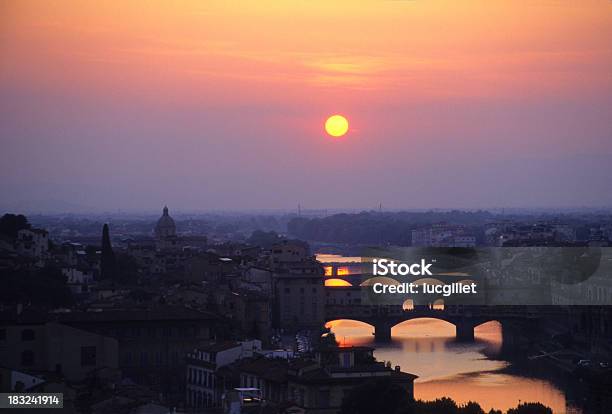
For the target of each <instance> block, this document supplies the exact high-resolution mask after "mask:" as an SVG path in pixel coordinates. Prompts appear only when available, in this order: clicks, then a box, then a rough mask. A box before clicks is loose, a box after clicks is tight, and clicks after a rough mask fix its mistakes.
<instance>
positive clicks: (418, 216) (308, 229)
mask: <svg viewBox="0 0 612 414" xmlns="http://www.w3.org/2000/svg"><path fill="white" fill-rule="evenodd" d="M494 218H495V216H494V215H493V214H492V213H490V212H488V211H474V212H469V211H448V212H437V211H429V212H423V213H416V212H398V213H377V212H367V211H366V212H361V213H357V214H335V215H333V216H329V217H324V218H302V217H297V218H294V219H292V220H291V221H290V222H289V223H288V224H287V230H288V231H289V233H290V234H291V235H293V236H295V237H297V238H299V239H302V240H313V241H319V242H330V243H350V244H383V243H389V244H394V245H398V246H409V245H410V244H411V242H412V230H414V229H416V228H418V227H420V226H423V225H426V224H434V223H442V222H445V223H450V224H458V225H465V226H466V227H468V228H471V230H472V232H473V233H475V235H476V236H477V237H478V236H479V233H480V232H481V226H482V224H484V223H485V222H486V221H490V220H493V219H494Z"/></svg>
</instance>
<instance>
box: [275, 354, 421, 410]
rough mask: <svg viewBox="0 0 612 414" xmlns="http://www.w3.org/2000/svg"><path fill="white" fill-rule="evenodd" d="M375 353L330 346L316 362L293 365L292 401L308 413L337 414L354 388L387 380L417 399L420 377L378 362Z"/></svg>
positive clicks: (290, 383)
mask: <svg viewBox="0 0 612 414" xmlns="http://www.w3.org/2000/svg"><path fill="white" fill-rule="evenodd" d="M373 351H374V349H373V348H370V347H347V348H342V347H331V346H326V347H323V348H321V349H319V350H318V351H317V353H316V357H315V358H316V359H315V361H314V362H310V363H309V362H307V361H302V362H301V363H297V364H292V365H291V366H290V368H289V371H288V373H287V378H288V392H289V395H288V398H289V400H291V401H293V402H294V403H295V404H296V406H297V407H300V408H302V409H303V410H304V413H311V414H332V413H337V412H338V411H339V409H340V407H341V406H342V400H343V399H344V397H345V395H346V394H347V393H348V392H350V391H351V389H352V388H353V387H356V386H358V385H361V384H363V383H364V382H367V381H368V380H372V379H383V378H388V379H390V380H391V381H393V382H394V383H396V384H397V385H399V386H400V387H402V388H403V389H404V390H405V391H406V393H407V394H408V397H409V398H410V399H413V398H414V380H415V379H416V378H417V376H416V375H413V374H409V373H406V372H402V371H401V370H400V367H399V366H396V367H395V368H394V369H392V368H391V367H390V366H387V365H385V364H384V363H382V362H378V361H376V359H375V358H374V355H373Z"/></svg>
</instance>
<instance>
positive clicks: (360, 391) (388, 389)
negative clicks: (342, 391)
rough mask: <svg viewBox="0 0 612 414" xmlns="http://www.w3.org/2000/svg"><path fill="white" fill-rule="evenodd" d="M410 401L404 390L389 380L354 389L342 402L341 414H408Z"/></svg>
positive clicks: (373, 382) (369, 383) (380, 380)
mask: <svg viewBox="0 0 612 414" xmlns="http://www.w3.org/2000/svg"><path fill="white" fill-rule="evenodd" d="M410 405H411V400H410V398H409V397H408V393H407V392H406V390H405V389H403V388H402V387H400V386H399V385H398V384H397V383H394V382H393V381H392V380H391V379H389V378H381V379H377V380H374V381H370V382H366V383H364V384H362V385H359V386H357V387H354V388H353V389H352V390H351V391H350V392H349V393H348V394H347V395H346V397H345V398H344V400H343V401H342V407H341V409H340V413H341V414H372V413H385V414H395V413H406V414H408V413H410V412H411V411H410Z"/></svg>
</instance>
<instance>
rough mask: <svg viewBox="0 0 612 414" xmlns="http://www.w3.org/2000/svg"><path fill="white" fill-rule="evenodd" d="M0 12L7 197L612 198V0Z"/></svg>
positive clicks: (497, 201)
mask: <svg viewBox="0 0 612 414" xmlns="http://www.w3.org/2000/svg"><path fill="white" fill-rule="evenodd" d="M170 4H171V7H170ZM0 16H1V17H0V56H1V57H2V64H1V65H0V96H1V98H0V99H1V101H2V109H1V110H0V137H1V146H2V151H0V174H1V177H2V178H1V179H0V191H1V192H2V193H3V194H5V196H4V197H2V202H0V208H2V209H19V210H22V211H28V210H30V211H31V210H37V211H45V210H53V211H100V210H117V209H122V210H126V211H130V210H139V209H147V210H153V209H154V210H155V211H157V210H159V209H160V208H161V206H163V205H164V204H166V203H167V204H169V205H171V206H172V208H173V209H174V210H181V209H183V210H207V209H260V208H285V209H289V208H295V206H296V205H297V204H298V203H301V205H302V206H303V207H304V208H374V207H376V206H378V205H379V203H382V204H383V205H384V206H385V207H386V208H390V209H404V208H406V209H410V208H489V207H580V206H589V207H605V206H610V205H612V193H611V192H610V191H609V190H610V178H611V177H612V140H611V139H610V138H611V133H612V70H611V69H612V43H611V42H610V39H612V3H611V2H610V1H603V0H601V1H596V0H593V1H580V2H553V1H550V2H538V4H533V3H532V2H506V3H501V2H490V1H462V2H455V1H368V2H354V1H351V2H348V1H339V2H327V1H314V2H291V3H285V2H265V3H262V2H257V3H251V2H245V3H241V4H236V3H234V2H232V4H231V5H230V4H227V3H224V2H214V1H207V2H199V1H184V2H180V3H178V4H175V3H174V2H173V3H163V2H156V3H151V2H137V1H134V2H110V3H109V2H78V1H63V2H60V3H57V2H51V1H20V2H3V4H2V5H1V6H0ZM336 113H339V114H342V115H344V116H345V117H346V118H347V119H348V121H349V123H350V128H349V130H348V133H347V134H346V135H344V136H342V137H339V138H332V137H330V136H329V135H328V134H326V133H325V130H324V123H325V120H326V118H327V117H328V116H330V115H332V114H336ZM7 195H8V196H7Z"/></svg>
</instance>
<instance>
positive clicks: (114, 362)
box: [0, 322, 118, 381]
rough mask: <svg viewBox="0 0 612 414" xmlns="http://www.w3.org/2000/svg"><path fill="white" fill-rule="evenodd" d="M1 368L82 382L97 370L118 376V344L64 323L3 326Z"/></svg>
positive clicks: (0, 332) (1, 332)
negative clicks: (46, 374) (58, 376)
mask: <svg viewBox="0 0 612 414" xmlns="http://www.w3.org/2000/svg"><path fill="white" fill-rule="evenodd" d="M0 365H2V366H4V367H10V368H13V369H16V370H22V371H27V372H30V373H42V374H45V373H53V374H55V375H61V376H62V377H63V378H65V379H66V380H68V381H82V380H84V379H85V378H86V377H87V376H88V375H89V374H91V373H92V372H93V371H100V370H102V369H105V370H106V371H107V372H109V373H110V375H116V374H118V371H117V369H118V343H117V341H116V340H115V339H112V338H110V337H108V336H103V335H99V334H96V333H92V332H88V331H84V330H81V329H76V328H73V327H71V326H67V325H64V324H61V323H55V322H47V323H16V324H10V325H4V326H0Z"/></svg>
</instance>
